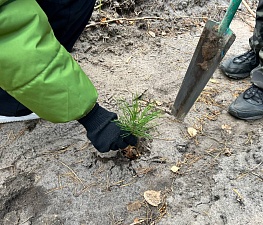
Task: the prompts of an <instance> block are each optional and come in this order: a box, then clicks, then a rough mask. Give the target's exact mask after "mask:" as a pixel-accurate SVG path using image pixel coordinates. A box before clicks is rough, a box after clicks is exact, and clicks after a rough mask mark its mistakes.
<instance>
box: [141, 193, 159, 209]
mask: <svg viewBox="0 0 263 225" xmlns="http://www.w3.org/2000/svg"><path fill="white" fill-rule="evenodd" d="M143 196H144V199H145V200H146V202H148V203H149V204H150V205H152V206H158V205H159V204H160V203H161V191H153V190H148V191H145V192H144V194H143Z"/></svg>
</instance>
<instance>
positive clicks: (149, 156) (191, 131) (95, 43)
mask: <svg viewBox="0 0 263 225" xmlns="http://www.w3.org/2000/svg"><path fill="white" fill-rule="evenodd" d="M99 2H100V1H98V3H97V6H96V9H95V11H94V13H93V16H92V19H91V21H90V24H89V25H88V27H87V29H86V30H85V31H84V32H83V34H82V36H81V37H80V39H79V40H78V42H77V43H76V45H75V47H74V51H73V52H72V56H73V57H74V58H75V59H76V60H77V61H78V62H79V64H80V65H81V67H82V68H83V70H84V71H85V72H86V73H87V75H88V76H89V77H90V79H91V80H92V81H93V83H94V84H95V86H96V87H97V89H98V92H99V99H98V101H99V103H100V104H101V105H102V106H104V107H106V108H108V109H110V110H112V111H115V112H117V113H120V112H119V109H118V107H117V104H116V102H117V100H118V99H121V98H124V99H127V101H130V100H131V98H132V96H133V94H138V95H140V98H141V100H142V102H143V103H144V104H147V103H149V102H150V103H152V104H154V105H155V106H156V108H158V109H161V110H162V112H163V114H162V117H161V118H159V119H157V121H156V122H157V124H158V127H157V130H156V131H155V133H154V138H153V140H152V142H151V143H149V147H148V151H147V152H144V153H143V154H142V155H141V157H139V158H137V159H135V160H130V159H127V158H126V157H125V156H123V155H122V154H121V153H120V152H117V153H116V152H110V153H108V154H98V152H97V151H96V150H95V149H94V147H93V146H92V145H91V143H90V142H89V140H88V139H87V138H86V133H85V130H84V128H83V127H82V126H80V125H79V124H78V123H77V122H76V121H73V122H70V123H66V124H53V123H50V122H48V121H45V120H41V119H40V120H36V121H31V122H16V123H10V124H1V125H0V132H1V135H0V224H3V225H42V224H43V225H110V224H111V225H132V224H134V225H135V224H143V225H154V224H158V225H175V224H178V225H188V224H189V225H190V224H191V225H197V224H198V225H199V224H200V225H233V224H239V225H259V224H263V188H262V181H263V174H262V173H263V164H262V161H263V154H262V146H263V137H262V136H261V135H262V134H263V128H262V123H263V122H262V120H256V121H243V120H238V119H236V118H233V117H231V116H230V115H229V114H228V112H227V109H228V106H229V105H230V104H231V102H233V101H234V99H235V98H236V97H237V96H238V94H239V93H241V92H242V91H244V90H245V89H246V88H247V87H249V86H250V79H249V78H247V79H245V80H238V81H237V80H230V79H228V78H227V77H225V76H224V75H223V74H222V72H221V71H220V70H219V69H217V70H216V71H215V73H214V74H213V76H212V78H211V79H210V81H209V82H208V84H207V85H206V87H205V89H204V90H203V92H202V93H201V95H200V97H199V98H198V100H197V101H196V103H195V104H194V106H193V107H192V108H191V110H190V112H189V113H188V114H187V116H186V117H185V119H184V121H179V120H177V119H176V118H175V117H174V116H173V115H172V114H171V106H172V105H173V103H174V100H175V98H176V95H177V93H178V91H179V88H180V85H181V83H182V80H183V78H184V75H185V72H186V70H187V68H188V65H189V62H190V60H191V58H192V55H193V53H194V50H195V47H196V45H197V42H198V40H199V38H200V35H201V33H202V29H203V27H204V25H205V23H206V21H207V18H209V19H211V20H214V21H220V20H221V19H222V17H223V15H224V13H225V10H226V8H227V6H228V2H227V1H221V0H219V1H216V0H211V1H205V0H201V1H199V0H195V1H192V0H173V1H165V0H152V1H146V0H126V1H124V0H118V1H112V0H108V1H101V2H102V4H103V5H102V6H99ZM248 4H249V6H250V7H251V9H252V10H254V12H255V9H256V6H257V2H256V1H248ZM118 18H122V19H118ZM105 20H106V22H105ZM107 20H110V21H109V22H107ZM101 21H102V22H103V21H104V23H103V24H99V23H100V22H101ZM230 27H231V29H232V30H233V32H234V33H235V34H236V36H237V38H236V40H235V42H234V44H233V45H232V46H231V48H230V50H229V51H228V53H227V55H226V57H225V58H231V57H233V56H235V55H238V54H241V53H243V52H245V51H247V50H248V49H249V45H248V39H249V37H250V36H251V35H252V32H253V27H254V18H253V17H252V15H251V14H250V13H249V12H248V10H247V8H245V7H244V6H243V5H242V6H241V7H240V8H239V10H238V13H237V14H236V16H235V18H234V20H233V22H232V23H231V26H230ZM114 153H115V154H114ZM171 168H173V171H172V170H171ZM146 191H155V192H154V193H155V195H152V198H153V199H152V200H153V201H154V202H157V203H156V204H152V203H151V201H149V199H147V198H146V197H145V195H144V193H145V192H146ZM147 193H149V192H147ZM150 193H151V192H150ZM156 193H157V194H156ZM154 198H155V199H154ZM154 205H155V206H154ZM156 205H157V206H156Z"/></svg>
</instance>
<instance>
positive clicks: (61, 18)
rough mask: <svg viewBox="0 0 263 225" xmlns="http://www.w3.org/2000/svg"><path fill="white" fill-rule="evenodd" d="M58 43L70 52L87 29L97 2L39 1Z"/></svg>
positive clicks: (69, 0) (84, 0) (94, 0)
mask: <svg viewBox="0 0 263 225" xmlns="http://www.w3.org/2000/svg"><path fill="white" fill-rule="evenodd" d="M37 2H38V4H39V5H40V7H41V8H42V9H43V11H44V12H45V13H46V15H47V17H48V20H49V23H50V25H51V27H52V29H53V31H54V34H55V36H56V38H57V39H58V41H59V42H60V43H61V44H62V45H63V46H64V47H65V48H66V49H67V50H68V51H69V52H70V51H71V50H72V48H73V45H74V44H75V42H76V41H77V39H78V38H79V36H80V34H81V33H82V31H83V30H84V29H85V26H86V25H87V23H88V21H89V19H90V17H91V14H92V12H93V9H94V5H95V2H96V0H52V1H48V0H37Z"/></svg>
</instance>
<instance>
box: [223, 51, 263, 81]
mask: <svg viewBox="0 0 263 225" xmlns="http://www.w3.org/2000/svg"><path fill="white" fill-rule="evenodd" d="M258 65H259V56H258V55H257V54H256V53H255V52H254V51H253V50H249V51H247V52H246V53H244V54H242V55H239V56H237V57H234V58H232V59H228V60H225V61H224V62H223V63H222V64H221V66H220V67H219V68H220V69H221V70H222V71H223V73H224V74H225V75H226V76H227V77H229V78H232V79H244V78H247V77H249V75H250V72H251V71H252V70H253V69H254V68H256V67H257V66H258Z"/></svg>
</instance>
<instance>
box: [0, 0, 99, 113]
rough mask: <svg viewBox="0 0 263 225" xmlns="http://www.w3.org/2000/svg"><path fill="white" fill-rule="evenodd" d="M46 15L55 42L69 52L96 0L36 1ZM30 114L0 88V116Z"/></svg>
mask: <svg viewBox="0 0 263 225" xmlns="http://www.w3.org/2000/svg"><path fill="white" fill-rule="evenodd" d="M37 2H38V4H39V5H40V7H41V8H42V9H43V11H44V12H45V13H46V15H47V17H48V21H49V23H50V25H51V27H52V29H53V31H54V34H55V36H56V38H57V40H58V41H59V42H60V43H61V45H63V46H64V47H65V48H66V49H67V51H69V52H70V51H71V50H72V48H73V45H74V44H75V42H76V40H77V39H78V38H79V36H80V34H81V33H82V31H83V30H84V28H85V26H86V24H87V23H88V21H89V19H90V17H91V14H92V12H93V9H94V5H95V2H96V0H37ZM30 113H32V112H31V111H30V110H29V109H27V108H26V107H25V106H24V105H22V104H21V103H20V102H18V101H17V100H16V99H15V98H13V97H12V96H10V95H9V94H8V93H7V92H5V91H4V90H3V89H1V88H0V115H2V116H24V115H28V114H30Z"/></svg>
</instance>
